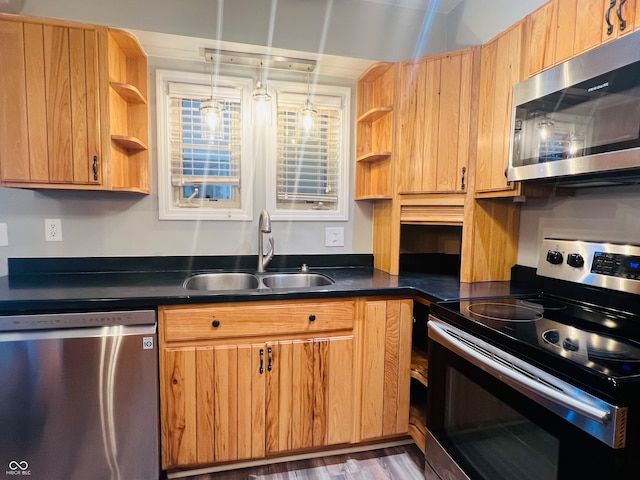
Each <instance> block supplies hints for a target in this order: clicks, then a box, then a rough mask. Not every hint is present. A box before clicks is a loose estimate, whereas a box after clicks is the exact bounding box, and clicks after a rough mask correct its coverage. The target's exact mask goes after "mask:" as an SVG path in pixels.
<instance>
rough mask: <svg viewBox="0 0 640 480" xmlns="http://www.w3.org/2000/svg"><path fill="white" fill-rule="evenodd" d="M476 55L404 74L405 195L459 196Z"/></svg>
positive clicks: (417, 66) (417, 65)
mask: <svg viewBox="0 0 640 480" xmlns="http://www.w3.org/2000/svg"><path fill="white" fill-rule="evenodd" d="M472 55H473V54H472V52H471V51H469V50H464V51H461V52H454V53H451V54H446V55H438V56H434V57H427V58H424V59H422V60H421V61H420V62H407V63H404V64H402V66H401V69H400V95H399V97H400V107H399V110H400V111H399V119H400V120H399V122H400V128H399V133H398V139H399V141H398V158H399V164H400V168H399V191H400V193H424V192H430V193H431V192H459V191H461V190H464V182H463V181H462V177H463V172H462V169H463V168H464V169H465V171H466V165H467V159H468V156H469V135H470V125H471V122H470V117H471V82H472V81H473V72H472V63H473V58H472Z"/></svg>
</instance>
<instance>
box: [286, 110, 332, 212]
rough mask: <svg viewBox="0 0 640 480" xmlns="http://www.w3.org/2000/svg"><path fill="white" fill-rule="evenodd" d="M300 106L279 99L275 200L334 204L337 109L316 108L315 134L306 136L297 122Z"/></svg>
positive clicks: (298, 120)
mask: <svg viewBox="0 0 640 480" xmlns="http://www.w3.org/2000/svg"><path fill="white" fill-rule="evenodd" d="M303 101H304V100H303ZM300 105H301V104H300V103H298V104H293V105H292V104H285V103H281V102H278V119H277V123H278V128H277V132H278V133H277V134H278V153H277V159H278V160H277V162H278V163H277V173H276V191H277V199H278V201H279V202H323V204H324V205H326V206H328V205H330V204H335V202H337V201H338V197H337V195H338V169H339V162H340V148H339V146H340V111H339V110H336V109H329V108H317V110H318V115H317V117H316V118H315V122H316V123H317V124H316V125H314V130H315V133H314V134H313V135H311V136H309V135H306V134H305V130H304V129H303V128H301V125H300V124H301V121H300V115H299V111H300Z"/></svg>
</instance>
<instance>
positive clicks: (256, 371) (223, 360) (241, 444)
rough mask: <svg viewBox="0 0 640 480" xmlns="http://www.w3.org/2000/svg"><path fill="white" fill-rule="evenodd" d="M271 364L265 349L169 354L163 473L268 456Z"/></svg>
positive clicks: (244, 347) (190, 349)
mask: <svg viewBox="0 0 640 480" xmlns="http://www.w3.org/2000/svg"><path fill="white" fill-rule="evenodd" d="M265 362H266V354H265V346H264V344H256V345H221V346H215V347H180V348H165V349H164V350H163V354H162V358H161V365H162V367H161V368H162V371H161V384H162V387H161V388H162V391H163V392H164V393H163V401H162V438H163V442H162V466H163V468H171V467H177V466H187V465H196V464H206V463H214V462H224V461H231V460H242V459H249V458H260V457H263V456H264V451H265V450H264V445H265V437H264V425H265V413H264V412H265V375H264V372H265V368H266V367H265ZM261 366H262V369H261Z"/></svg>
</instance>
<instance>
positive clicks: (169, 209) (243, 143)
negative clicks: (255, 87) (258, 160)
mask: <svg viewBox="0 0 640 480" xmlns="http://www.w3.org/2000/svg"><path fill="white" fill-rule="evenodd" d="M156 82H157V86H158V89H157V91H158V100H157V102H158V160H159V175H158V181H159V190H160V192H159V197H160V218H162V219H178V220H182V219H230V220H235V219H237V220H246V219H250V218H251V204H250V200H251V198H252V196H251V186H250V185H248V182H249V181H250V178H251V177H250V168H249V163H250V161H251V156H250V138H251V135H250V134H249V133H247V132H248V128H249V127H248V123H249V122H248V121H247V119H248V118H249V117H250V115H248V114H247V103H248V101H247V99H248V95H249V93H248V92H249V91H250V88H251V85H252V81H251V79H238V78H232V77H217V78H216V83H215V85H214V87H213V88H212V86H211V76H209V75H203V74H195V73H185V72H170V71H162V70H159V71H158V72H157V80H156ZM212 98H213V100H214V102H215V106H216V107H219V109H216V110H215V112H216V114H215V116H214V118H215V119H216V120H218V121H219V123H218V124H217V125H218V127H217V128H212V127H211V125H210V124H209V123H208V122H207V120H206V118H205V117H203V115H202V112H201V111H200V108H201V106H202V105H203V104H206V102H208V101H210V100H211V99H212ZM243 159H244V161H243Z"/></svg>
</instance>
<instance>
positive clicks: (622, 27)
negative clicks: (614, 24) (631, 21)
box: [617, 0, 627, 31]
mask: <svg viewBox="0 0 640 480" xmlns="http://www.w3.org/2000/svg"><path fill="white" fill-rule="evenodd" d="M626 1H627V0H620V5H618V10H617V13H618V20H620V31H623V30H624V29H625V28H627V21H626V20H625V19H624V17H623V16H622V6H623V5H624V4H625V2H626Z"/></svg>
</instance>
